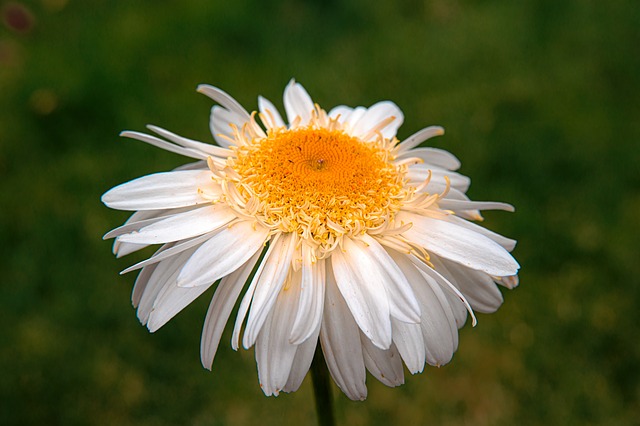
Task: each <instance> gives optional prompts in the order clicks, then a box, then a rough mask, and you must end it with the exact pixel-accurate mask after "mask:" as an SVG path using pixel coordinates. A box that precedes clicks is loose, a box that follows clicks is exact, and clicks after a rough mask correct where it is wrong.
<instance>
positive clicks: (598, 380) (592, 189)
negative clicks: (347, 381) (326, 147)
mask: <svg viewBox="0 0 640 426" xmlns="http://www.w3.org/2000/svg"><path fill="white" fill-rule="evenodd" d="M22 4H23V5H24V6H25V7H27V8H28V10H30V13H31V17H32V22H31V24H30V27H29V28H27V29H26V30H24V31H18V30H16V28H14V27H15V25H14V24H12V23H11V22H7V16H6V15H7V13H8V12H7V10H9V9H11V8H13V7H15V3H14V4H13V5H12V4H10V2H2V3H1V5H2V7H3V13H4V15H5V19H4V23H3V25H2V26H1V27H0V191H1V192H0V206H1V207H0V250H1V251H0V262H1V263H0V266H1V269H0V270H1V271H2V279H1V280H0V292H1V293H0V350H1V352H0V376H1V377H0V424H3V425H14V424H15V425H17V424H20V425H27V424H64V425H75V424H96V425H101V424H123V425H127V424H136V425H152V424H153V425H160V424H196V425H209V424H214V425H246V424H257V423H260V424H263V425H276V424H313V423H314V422H315V412H314V406H313V399H312V393H311V386H310V381H309V377H307V379H306V380H305V382H304V384H303V386H302V388H301V390H300V391H298V392H296V393H294V394H283V395H281V396H279V397H278V398H267V397H265V396H264V395H263V394H262V392H261V390H260V388H259V387H258V380H257V374H256V367H255V362H254V360H253V351H244V350H241V351H240V352H238V353H236V352H234V351H233V350H231V348H230V345H229V343H228V342H229V337H230V336H229V330H227V332H226V334H225V335H224V336H223V341H222V343H221V348H220V350H219V352H218V355H217V358H216V360H215V363H214V369H213V372H208V371H205V370H204V369H203V368H202V367H201V365H200V361H199V339H200V331H201V327H202V322H203V319H204V315H205V311H206V307H207V305H208V300H207V299H209V298H210V296H211V291H209V292H207V293H206V295H205V296H203V297H201V298H200V299H199V300H197V301H196V302H195V303H194V304H193V305H192V306H190V307H188V308H187V309H186V310H185V311H184V312H183V313H181V314H180V315H179V316H178V317H176V318H175V319H174V320H172V321H171V322H170V323H169V324H168V325H167V326H165V327H164V328H163V329H161V330H160V331H158V332H157V333H156V334H154V335H151V334H149V333H148V332H147V331H146V329H145V328H144V327H142V326H140V324H139V323H138V322H137V320H136V317H135V312H134V310H133V309H132V308H131V306H130V302H129V294H130V290H131V287H132V284H133V281H134V279H135V276H134V275H133V274H131V275H126V276H119V275H118V272H119V271H120V270H122V269H124V268H125V267H126V266H128V265H130V264H132V263H134V262H135V261H137V260H140V259H142V258H144V257H145V256H148V255H149V252H144V253H137V254H135V255H132V256H129V257H128V258H125V259H119V260H116V259H114V257H113V256H112V255H111V247H110V246H111V243H110V242H106V241H102V240H101V236H102V235H103V234H104V233H105V232H106V231H107V230H109V229H111V228H113V227H116V226H118V225H119V224H120V223H121V222H122V221H124V219H125V218H126V217H127V215H126V214H125V213H123V212H117V211H111V210H109V209H107V208H106V207H104V206H103V205H102V204H101V203H100V201H99V198H100V195H101V194H102V193H103V192H105V191H106V190H107V189H109V188H110V187H112V186H114V185H116V184H119V183H122V182H125V181H127V180H130V179H132V178H135V177H138V176H141V175H144V174H148V173H152V172H156V171H164V170H168V169H171V168H174V167H176V166H178V165H180V164H182V163H184V162H186V160H185V159H183V158H181V157H179V156H177V155H174V154H170V153H167V152H164V151H161V150H159V149H156V148H153V147H151V146H148V145H145V144H143V143H140V142H136V141H130V140H126V139H122V138H119V137H118V133H119V131H121V130H124V129H130V130H143V129H144V127H143V126H144V125H145V124H147V123H153V124H157V125H160V126H162V127H166V128H168V129H170V130H172V131H175V132H177V133H179V134H182V135H184V136H188V137H192V138H195V139H200V140H204V141H211V140H212V138H211V136H210V134H209V132H208V116H209V108H210V107H211V105H212V103H211V101H210V100H209V99H207V98H205V97H204V96H202V95H199V94H197V93H196V92H195V87H196V86H197V84H199V83H210V84H213V85H216V86H218V87H221V88H223V89H224V90H226V91H228V92H229V93H231V94H233V95H234V96H235V97H236V98H237V99H238V100H239V101H240V102H241V103H242V104H243V105H245V106H246V107H247V108H248V109H250V110H251V109H255V105H256V97H257V95H258V94H262V95H265V96H266V97H268V98H270V99H271V100H272V101H274V103H276V105H278V106H281V105H282V101H281V96H282V90H283V89H284V86H285V85H286V83H287V82H288V80H289V79H290V78H291V77H295V78H296V79H297V80H298V81H300V82H301V83H302V84H303V85H304V86H305V87H306V88H307V89H308V91H309V92H310V94H311V95H312V97H313V98H314V100H315V101H316V102H318V103H319V104H320V105H322V106H324V107H326V108H330V107H332V106H334V105H337V104H348V105H370V104H372V103H373V102H376V101H378V100H381V99H391V100H394V101H395V102H396V103H397V104H398V105H399V106H400V107H401V108H402V109H403V111H404V112H405V116H406V120H405V125H404V126H403V127H402V128H401V129H400V134H399V136H400V138H402V137H406V136H409V135H410V134H412V133H413V132H414V131H416V130H418V129H420V128H422V127H424V126H426V125H431V124H439V125H442V126H444V127H445V128H446V129H447V134H446V135H445V136H444V137H441V138H438V139H437V140H435V141H434V142H433V145H435V146H438V147H443V148H446V149H448V150H450V151H451V152H453V153H454V154H456V155H457V156H458V157H459V158H460V159H461V160H462V163H463V166H462V169H461V171H462V172H463V173H464V174H467V175H469V176H471V177H472V179H473V184H472V187H471V189H470V191H469V194H470V196H471V197H472V198H473V199H477V200H500V201H507V202H510V203H513V204H514V205H515V206H516V208H517V212H516V213H515V214H509V213H503V212H496V213H494V212H489V213H488V214H486V221H485V225H486V226H488V227H489V228H491V229H494V230H497V231H499V232H501V233H504V234H505V235H508V236H511V237H513V238H516V239H518V240H519V245H518V247H517V248H516V250H515V256H516V257H517V258H518V260H519V261H520V263H521V265H522V273H521V285H520V287H519V288H517V289H516V290H514V291H505V292H504V294H505V299H506V300H505V304H504V305H503V307H502V308H501V309H500V310H499V311H498V313H496V314H493V315H481V314H480V315H479V316H478V317H479V318H478V319H479V324H478V326H477V327H476V328H471V327H470V325H467V326H465V328H464V329H462V330H461V342H460V348H459V349H458V351H457V353H456V355H455V356H454V359H453V362H452V363H450V364H449V365H447V366H445V367H442V368H439V369H437V368H433V367H428V368H426V369H425V372H423V373H422V374H419V375H416V376H410V375H407V377H406V384H405V385H404V386H402V387H400V388H396V389H391V388H387V387H385V386H383V385H381V384H380V383H378V382H377V381H376V380H375V379H373V378H372V377H369V379H368V385H369V398H368V399H367V400H366V401H365V402H358V403H356V402H351V401H349V400H348V399H347V398H346V397H344V396H343V395H342V394H341V393H340V392H339V391H338V389H337V388H334V394H335V396H336V412H337V418H338V421H339V423H340V424H344V425H350V426H357V425H368V424H380V425H387V424H412V425H413V424H432V425H461V424H463V425H514V424H521V425H539V424H546V425H556V424H563V425H574V424H575V425H589V424H594V425H595V424H610V425H632V424H638V423H637V422H638V419H640V407H639V403H638V401H639V400H640V385H639V383H640V365H639V359H640V341H639V339H638V319H639V318H638V304H639V302H640V283H639V279H638V276H639V275H640V270H639V263H640V250H638V239H639V236H640V226H639V219H638V217H639V213H640V168H639V164H640V147H639V143H638V142H639V141H640V47H639V46H640V3H638V2H637V1H617V0H612V1H595V0H594V1H588V0H584V1H577V0H576V1H551V0H544V1H533V0H522V1H504V2H500V1H489V0H484V1H480V0H478V1H471V0H465V1H462V0H433V1H417V0H409V1H398V2H373V1H369V0H349V1H338V0H333V1H320V0H317V1H312V2H299V1H293V0H285V1H275V0H262V1H259V0H254V1H250V0H236V1H225V2H223V1H219V0H162V1H160V0H154V1H151V0H147V1H133V0H118V1H115V0H108V1H107V0H83V1H80V0H76V1H74V0H42V1H33V2H23V3H22ZM7 8H9V9H7ZM12 25H13V26H14V27H12Z"/></svg>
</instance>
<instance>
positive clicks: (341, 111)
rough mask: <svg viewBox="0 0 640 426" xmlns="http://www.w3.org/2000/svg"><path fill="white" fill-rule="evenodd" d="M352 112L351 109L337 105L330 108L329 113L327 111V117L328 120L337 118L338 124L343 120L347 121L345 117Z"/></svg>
mask: <svg viewBox="0 0 640 426" xmlns="http://www.w3.org/2000/svg"><path fill="white" fill-rule="evenodd" d="M352 111H353V108H351V107H348V106H345V105H338V106H337V107H335V108H332V109H331V111H329V114H328V115H329V117H330V118H334V119H335V118H337V119H338V122H339V123H344V122H345V120H346V119H347V117H349V115H351V112H352Z"/></svg>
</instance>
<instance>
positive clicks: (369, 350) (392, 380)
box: [360, 333, 404, 387]
mask: <svg viewBox="0 0 640 426" xmlns="http://www.w3.org/2000/svg"><path fill="white" fill-rule="evenodd" d="M360 341H361V342H362V349H363V351H362V354H363V357H364V365H365V366H366V367H367V370H369V372H370V373H371V374H372V375H373V377H375V378H376V379H378V380H380V381H381V382H382V383H384V384H385V385H387V386H389V387H395V386H400V385H402V384H404V371H403V370H402V360H401V358H400V353H399V352H398V349H396V347H395V346H394V345H391V347H390V348H389V349H387V350H382V349H380V348H378V347H376V346H374V345H373V344H372V343H371V341H370V340H369V339H368V338H367V337H366V336H365V335H363V334H362V333H360Z"/></svg>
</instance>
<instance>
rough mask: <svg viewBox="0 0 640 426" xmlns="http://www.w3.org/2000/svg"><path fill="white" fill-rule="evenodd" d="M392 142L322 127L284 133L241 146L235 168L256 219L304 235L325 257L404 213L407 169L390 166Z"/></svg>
mask: <svg viewBox="0 0 640 426" xmlns="http://www.w3.org/2000/svg"><path fill="white" fill-rule="evenodd" d="M389 142H390V141H389V140H384V139H382V138H380V139H379V140H378V141H372V142H363V141H361V140H360V139H358V138H355V137H352V136H349V135H348V134H346V133H345V132H343V131H342V130H330V129H326V128H322V127H317V126H309V127H302V128H296V129H292V130H287V129H284V128H282V129H278V130H272V131H270V132H269V134H268V136H267V137H264V138H254V139H253V140H251V141H250V142H249V143H247V144H246V145H243V146H240V147H239V148H237V151H236V154H237V157H236V158H235V159H233V158H232V159H229V164H228V165H229V166H230V167H231V168H232V169H233V170H234V171H235V172H236V173H237V177H236V179H234V180H236V182H234V183H235V187H236V189H237V191H238V193H239V195H240V196H241V199H243V200H245V201H246V209H251V210H252V211H251V212H250V214H251V215H252V216H254V217H256V218H257V219H258V220H259V221H261V222H262V223H264V224H265V225H266V226H269V227H272V228H277V229H279V230H280V231H282V232H297V233H298V234H299V236H300V237H301V238H303V239H306V240H307V241H309V242H311V243H312V244H313V245H314V246H315V247H316V248H317V249H319V251H317V252H316V253H317V255H318V257H323V256H324V254H325V253H327V252H329V251H331V250H332V249H333V248H335V246H336V244H338V243H339V241H340V237H341V236H342V235H357V234H360V233H363V232H365V231H366V230H371V229H375V228H377V227H380V226H382V225H384V224H385V223H388V222H389V221H390V220H391V219H393V215H394V214H395V213H396V212H397V211H398V210H399V208H400V205H401V202H402V200H403V199H404V198H405V197H406V191H405V190H404V189H403V175H404V173H403V171H402V170H404V169H402V170H401V168H398V167H396V166H395V165H394V164H392V163H391V162H390V161H389V155H390V154H389V146H392V144H390V143H389Z"/></svg>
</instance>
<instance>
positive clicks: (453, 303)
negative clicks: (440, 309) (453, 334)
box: [444, 291, 468, 329]
mask: <svg viewBox="0 0 640 426" xmlns="http://www.w3.org/2000/svg"><path fill="white" fill-rule="evenodd" d="M444 295H445V296H447V301H448V302H449V306H450V307H451V311H452V312H453V316H454V318H455V319H456V326H457V327H458V328H459V329H460V328H462V326H463V325H464V324H465V323H466V322H467V314H468V311H467V308H466V306H465V305H464V303H463V302H462V301H461V300H460V298H458V296H456V295H455V294H453V293H451V292H448V291H445V292H444Z"/></svg>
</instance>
